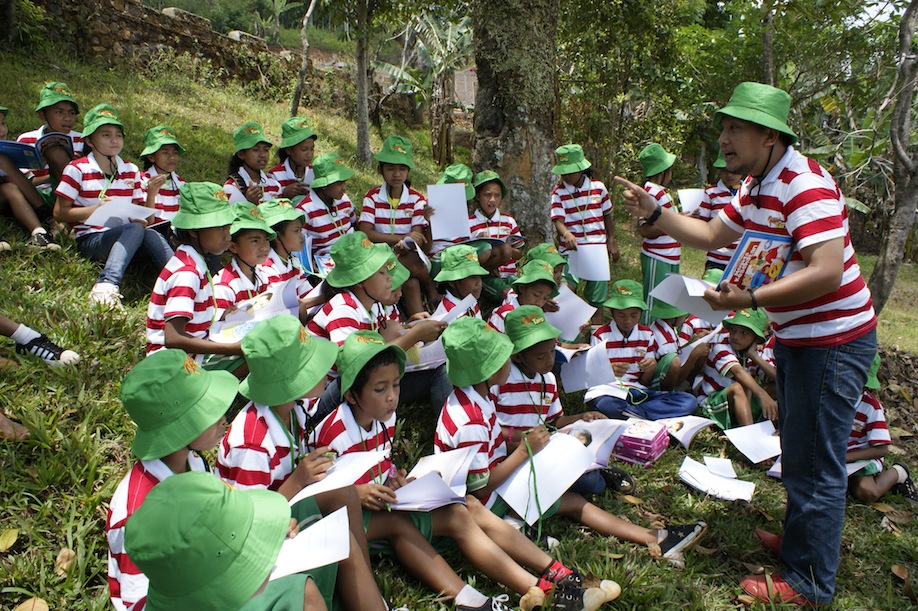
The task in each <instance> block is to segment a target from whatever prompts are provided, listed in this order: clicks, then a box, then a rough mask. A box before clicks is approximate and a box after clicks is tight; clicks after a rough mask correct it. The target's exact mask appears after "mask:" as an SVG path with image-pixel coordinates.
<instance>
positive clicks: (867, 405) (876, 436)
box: [847, 389, 892, 471]
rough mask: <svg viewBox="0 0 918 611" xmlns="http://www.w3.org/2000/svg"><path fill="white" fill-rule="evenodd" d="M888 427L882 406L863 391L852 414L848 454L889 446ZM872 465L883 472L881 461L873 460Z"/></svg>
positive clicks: (871, 395)
mask: <svg viewBox="0 0 918 611" xmlns="http://www.w3.org/2000/svg"><path fill="white" fill-rule="evenodd" d="M891 443H892V439H890V436H889V427H888V426H887V425H886V416H885V415H884V414H883V405H882V404H881V403H880V400H879V399H877V398H876V396H874V394H873V393H872V392H870V391H869V390H866V389H865V390H864V392H863V393H862V394H861V399H860V401H858V403H857V410H856V411H855V412H854V423H853V424H852V426H851V434H850V435H849V436H848V450H847V451H848V452H850V451H852V450H863V449H865V448H871V447H875V446H884V445H890V444H891ZM872 460H873V462H874V464H875V465H876V466H877V467H879V468H880V470H881V471H882V470H883V461H882V460H880V459H878V458H874V459H872Z"/></svg>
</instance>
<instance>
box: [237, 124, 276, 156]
mask: <svg viewBox="0 0 918 611" xmlns="http://www.w3.org/2000/svg"><path fill="white" fill-rule="evenodd" d="M259 142H264V143H265V144H267V145H268V146H274V145H273V144H271V141H270V140H268V139H267V138H265V133H264V131H263V130H262V129H261V125H259V124H258V123H255V122H254V121H247V122H246V123H243V124H242V125H240V126H239V127H237V128H236V129H235V130H234V131H233V155H235V154H236V153H238V152H239V151H245V150H248V149H250V148H252V147H253V146H255V145H256V144H258V143H259Z"/></svg>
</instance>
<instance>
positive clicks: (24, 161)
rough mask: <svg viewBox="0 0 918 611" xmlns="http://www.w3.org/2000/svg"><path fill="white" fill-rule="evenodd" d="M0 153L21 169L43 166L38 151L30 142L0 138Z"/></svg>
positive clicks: (35, 168)
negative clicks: (24, 142)
mask: <svg viewBox="0 0 918 611" xmlns="http://www.w3.org/2000/svg"><path fill="white" fill-rule="evenodd" d="M0 155H3V156H4V157H9V158H10V161H12V162H13V165H15V166H16V167H17V168H22V169H23V170H38V169H41V168H43V167H45V164H44V163H43V162H42V160H41V157H40V156H39V154H38V151H37V150H36V149H35V147H34V146H32V145H31V144H23V143H22V142H13V141H12V140H0Z"/></svg>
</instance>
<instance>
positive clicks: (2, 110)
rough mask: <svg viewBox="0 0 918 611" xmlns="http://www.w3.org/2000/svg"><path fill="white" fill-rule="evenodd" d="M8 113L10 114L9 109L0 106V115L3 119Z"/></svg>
mask: <svg viewBox="0 0 918 611" xmlns="http://www.w3.org/2000/svg"><path fill="white" fill-rule="evenodd" d="M9 112H10V109H9V108H7V107H6V106H0V113H2V114H3V116H4V117H5V116H6V115H8V114H9Z"/></svg>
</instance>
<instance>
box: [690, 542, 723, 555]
mask: <svg viewBox="0 0 918 611" xmlns="http://www.w3.org/2000/svg"><path fill="white" fill-rule="evenodd" d="M692 549H693V550H695V551H696V552H698V553H699V554H704V555H705V556H713V555H714V554H716V553H717V550H716V549H710V548H707V547H704V546H703V545H698V544H695V547H693V548H692Z"/></svg>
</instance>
